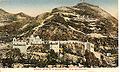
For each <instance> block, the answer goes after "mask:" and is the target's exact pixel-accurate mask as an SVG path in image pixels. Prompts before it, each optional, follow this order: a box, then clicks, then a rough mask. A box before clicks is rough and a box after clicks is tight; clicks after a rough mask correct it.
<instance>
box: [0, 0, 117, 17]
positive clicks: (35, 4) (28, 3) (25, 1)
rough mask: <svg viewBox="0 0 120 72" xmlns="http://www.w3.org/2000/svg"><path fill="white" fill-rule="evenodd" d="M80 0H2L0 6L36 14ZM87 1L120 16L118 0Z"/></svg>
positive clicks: (7, 9) (9, 10)
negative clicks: (119, 13)
mask: <svg viewBox="0 0 120 72" xmlns="http://www.w3.org/2000/svg"><path fill="white" fill-rule="evenodd" d="M79 2H80V0H0V8H2V9H4V10H6V11H8V12H10V13H19V12H24V13H26V14H28V15H30V16H36V15H39V14H41V13H44V12H46V11H51V10H52V9H53V8H56V7H60V6H72V5H76V4H77V3H79ZM86 2H88V3H91V4H94V5H99V6H100V7H101V8H103V9H105V10H106V11H107V12H109V13H111V14H112V15H113V16H114V17H116V18H117V16H118V0H86Z"/></svg>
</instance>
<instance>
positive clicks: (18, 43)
mask: <svg viewBox="0 0 120 72" xmlns="http://www.w3.org/2000/svg"><path fill="white" fill-rule="evenodd" d="M28 42H29V43H27V42H24V41H23V40H17V39H16V38H13V48H19V49H20V50H21V52H24V53H25V52H26V50H27V48H28V47H29V46H31V45H40V44H46V41H43V40H42V39H40V38H39V36H36V37H34V36H33V35H32V36H31V37H30V38H29V41H28ZM47 43H48V44H49V45H50V49H53V50H54V51H55V52H56V53H59V50H60V47H59V46H60V44H74V43H77V44H83V45H84V47H85V48H84V50H83V52H85V50H86V49H87V50H89V51H91V52H93V51H94V44H92V43H90V42H81V41H74V40H69V41H48V42H47Z"/></svg>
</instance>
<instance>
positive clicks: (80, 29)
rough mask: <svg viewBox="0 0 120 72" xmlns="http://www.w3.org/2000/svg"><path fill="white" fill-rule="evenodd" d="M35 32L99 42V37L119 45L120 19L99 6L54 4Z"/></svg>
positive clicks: (50, 37) (103, 42)
mask: <svg viewBox="0 0 120 72" xmlns="http://www.w3.org/2000/svg"><path fill="white" fill-rule="evenodd" d="M32 34H33V35H34V36H36V35H38V36H40V38H42V39H43V40H79V41H87V40H89V41H90V42H92V43H94V44H96V45H97V44H98V45H99V43H98V42H99V41H100V45H105V46H106V45H109V46H112V45H115V47H117V44H118V41H117V39H118V38H117V37H118V20H117V19H116V18H115V17H113V16H112V15H110V14H109V13H108V12H106V11H105V10H103V9H101V8H100V7H98V6H95V5H91V4H88V3H79V4H77V5H75V6H71V7H67V6H63V7H59V8H54V9H53V10H52V12H51V13H50V14H49V16H48V17H47V18H46V19H44V21H43V22H42V24H41V25H39V26H38V27H36V28H35V29H34V30H33V33H32ZM111 41H112V43H111ZM111 44H112V45H111Z"/></svg>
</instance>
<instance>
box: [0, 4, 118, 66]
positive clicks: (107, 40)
mask: <svg viewBox="0 0 120 72" xmlns="http://www.w3.org/2000/svg"><path fill="white" fill-rule="evenodd" d="M31 35H33V36H39V37H40V38H42V40H45V41H46V40H52V41H70V40H77V41H82V42H87V41H88V42H90V43H92V44H94V51H93V52H88V54H87V52H86V55H83V54H82V47H83V46H82V45H80V44H74V43H73V44H63V45H61V46H60V47H62V49H63V52H64V53H62V55H64V56H63V58H62V59H61V62H57V61H59V58H58V59H57V55H56V53H55V52H54V50H50V51H49V45H47V44H46V45H44V44H43V45H31V46H30V47H28V49H27V51H28V52H30V53H33V54H29V55H30V57H31V58H30V59H32V58H36V57H37V56H39V55H40V53H44V54H45V55H48V57H45V58H42V59H43V60H44V59H46V60H45V61H43V64H45V63H44V62H46V61H47V63H50V65H51V63H55V64H57V63H60V64H64V62H66V63H68V60H69V61H71V63H73V65H74V64H76V63H77V62H78V61H80V60H81V61H80V62H82V63H80V64H81V65H85V64H86V63H87V62H86V61H84V60H85V59H86V60H87V59H88V58H85V57H89V58H90V59H89V61H93V62H91V63H88V64H92V63H94V64H95V65H96V63H95V62H96V61H100V58H101V57H100V56H101V55H103V56H104V57H105V59H106V60H105V62H108V64H107V65H108V66H107V65H106V66H104V67H113V66H114V67H115V66H117V62H118V61H117V60H118V20H117V19H116V18H115V17H113V16H112V15H110V14H109V13H108V12H106V11H105V10H103V9H101V8H100V7H99V6H96V5H92V4H88V3H84V2H83V3H79V4H77V5H74V6H69V7H68V6H62V7H58V8H54V9H53V10H52V11H51V12H46V13H43V14H40V15H38V16H36V17H30V16H28V15H26V14H24V13H22V12H21V13H18V14H11V13H8V12H6V11H4V10H3V9H1V10H0V36H1V37H0V40H2V41H5V42H12V39H13V37H17V38H19V39H24V40H26V39H28V38H29V37H30V36H31ZM11 51H12V50H11ZM50 52H51V53H50ZM34 53H35V54H34ZM107 53H111V54H112V55H111V57H109V56H107V55H106V54H107ZM36 54H37V56H36ZM44 54H43V55H44ZM42 57H44V56H42ZM49 57H50V58H51V60H52V59H53V62H51V60H50V59H49ZM42 59H40V60H38V61H40V64H41V63H42V62H41V61H42ZM49 60H50V61H49ZM28 61H29V60H28ZM34 61H37V59H36V60H34ZM55 61H56V62H55ZM62 61H63V62H62ZM23 62H24V61H23ZM37 63H38V62H37ZM66 63H65V64H66ZM94 64H93V65H94ZM103 64H104V63H103ZM88 67H89V66H88ZM96 67H99V66H98V65H97V66H96Z"/></svg>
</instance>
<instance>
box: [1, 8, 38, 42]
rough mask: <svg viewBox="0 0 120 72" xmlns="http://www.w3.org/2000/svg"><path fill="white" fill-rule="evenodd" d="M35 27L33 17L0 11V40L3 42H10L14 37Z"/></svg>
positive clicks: (21, 13)
mask: <svg viewBox="0 0 120 72" xmlns="http://www.w3.org/2000/svg"><path fill="white" fill-rule="evenodd" d="M35 26H37V23H36V21H35V19H34V17H31V16H28V15H26V14H24V13H23V12H20V13H18V14H12V13H8V12H6V11H4V10H3V9H0V39H1V40H3V41H11V40H12V38H13V37H14V36H15V37H17V36H20V35H21V34H22V33H24V32H27V31H29V30H30V28H31V27H32V28H33V27H35Z"/></svg>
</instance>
